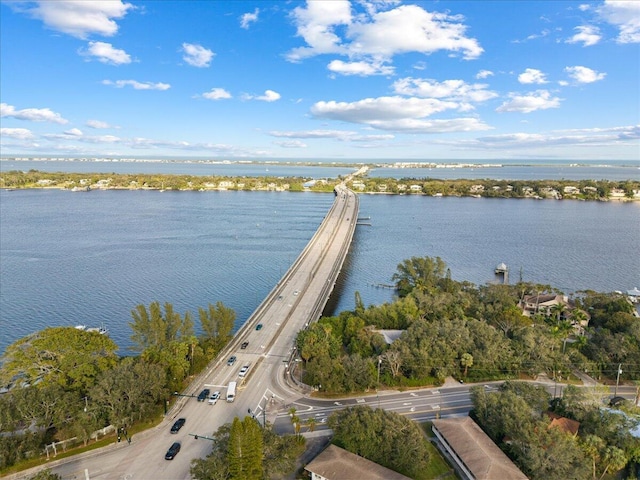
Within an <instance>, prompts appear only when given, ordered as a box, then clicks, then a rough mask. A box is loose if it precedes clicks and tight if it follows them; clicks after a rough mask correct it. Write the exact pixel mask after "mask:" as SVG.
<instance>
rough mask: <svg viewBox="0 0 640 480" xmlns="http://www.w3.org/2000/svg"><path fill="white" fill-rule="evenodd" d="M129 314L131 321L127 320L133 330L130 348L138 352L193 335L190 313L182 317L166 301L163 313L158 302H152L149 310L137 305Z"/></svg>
mask: <svg viewBox="0 0 640 480" xmlns="http://www.w3.org/2000/svg"><path fill="white" fill-rule="evenodd" d="M131 316H132V317H133V321H132V322H129V326H130V327H131V330H133V334H132V335H131V341H132V342H133V343H134V346H133V347H132V349H133V350H135V351H138V352H141V351H144V350H146V349H147V348H150V347H163V346H165V345H167V344H168V343H169V342H172V341H176V340H183V339H185V338H188V337H191V336H193V320H192V319H191V315H190V314H186V315H185V318H184V319H183V318H182V317H181V316H180V314H179V313H177V312H176V311H174V309H173V305H172V304H170V303H168V302H167V303H165V304H164V313H163V311H162V307H161V306H160V303H159V302H152V303H151V304H150V305H149V310H147V307H145V306H144V305H138V306H137V307H136V308H135V309H134V310H132V311H131Z"/></svg>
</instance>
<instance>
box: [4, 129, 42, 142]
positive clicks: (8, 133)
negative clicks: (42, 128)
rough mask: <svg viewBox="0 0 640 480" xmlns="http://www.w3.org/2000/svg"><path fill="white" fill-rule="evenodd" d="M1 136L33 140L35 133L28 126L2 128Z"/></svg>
mask: <svg viewBox="0 0 640 480" xmlns="http://www.w3.org/2000/svg"><path fill="white" fill-rule="evenodd" d="M0 137H9V138H15V139H17V140H32V139H33V138H35V135H34V134H33V133H32V132H31V130H29V129H26V128H0Z"/></svg>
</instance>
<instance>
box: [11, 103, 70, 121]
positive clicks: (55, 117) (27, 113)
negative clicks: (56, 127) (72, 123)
mask: <svg viewBox="0 0 640 480" xmlns="http://www.w3.org/2000/svg"><path fill="white" fill-rule="evenodd" d="M0 117H12V118H17V119H18V120H28V121H30V122H53V123H60V124H65V123H69V121H68V120H65V119H64V118H62V116H60V114H59V113H56V112H53V111H51V110H50V109H48V108H24V109H22V110H16V109H15V107H14V106H13V105H8V104H6V103H2V104H0Z"/></svg>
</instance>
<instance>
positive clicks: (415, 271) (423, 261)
mask: <svg viewBox="0 0 640 480" xmlns="http://www.w3.org/2000/svg"><path fill="white" fill-rule="evenodd" d="M446 269H447V265H446V264H445V262H444V261H443V260H442V259H441V258H440V257H435V258H431V257H411V258H410V259H408V260H404V261H403V262H402V263H400V264H398V267H397V272H396V273H394V274H393V276H392V277H391V280H392V281H394V282H396V288H397V289H398V293H399V294H400V296H406V295H407V294H409V292H411V291H412V290H414V289H416V290H418V291H421V292H428V291H430V290H432V289H433V288H434V287H435V286H436V285H437V284H438V282H439V281H440V280H442V279H443V278H444V275H445V272H446Z"/></svg>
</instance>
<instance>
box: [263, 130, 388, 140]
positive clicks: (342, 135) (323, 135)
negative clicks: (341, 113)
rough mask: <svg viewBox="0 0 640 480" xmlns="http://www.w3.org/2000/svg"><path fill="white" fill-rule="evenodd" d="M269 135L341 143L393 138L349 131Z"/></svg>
mask: <svg viewBox="0 0 640 480" xmlns="http://www.w3.org/2000/svg"><path fill="white" fill-rule="evenodd" d="M269 135H271V136H273V137H281V138H294V139H297V138H303V139H327V138H328V139H334V140H340V141H343V142H372V141H383V140H392V139H394V138H395V136H394V135H391V134H382V135H362V134H359V133H357V132H354V131H350V130H302V131H297V132H296V131H293V132H281V131H272V132H269Z"/></svg>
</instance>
